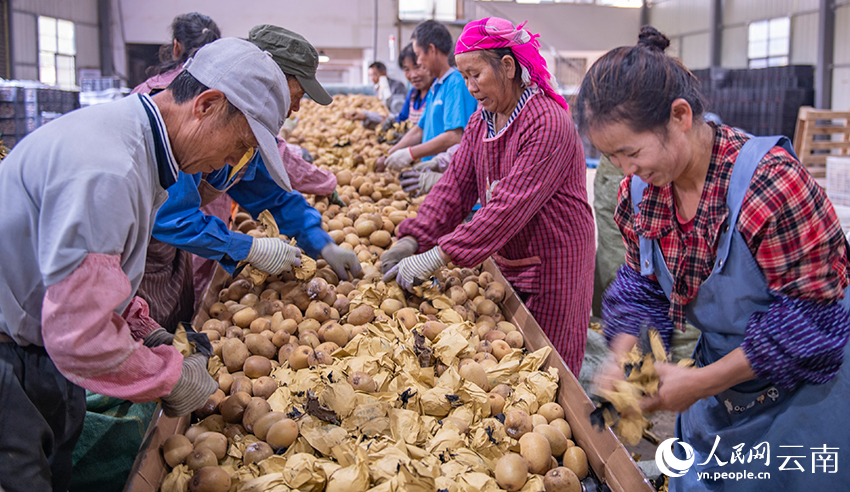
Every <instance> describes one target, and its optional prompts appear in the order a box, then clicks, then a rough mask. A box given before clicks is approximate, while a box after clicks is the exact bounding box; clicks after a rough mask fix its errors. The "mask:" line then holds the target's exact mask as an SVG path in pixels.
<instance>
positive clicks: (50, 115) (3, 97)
mask: <svg viewBox="0 0 850 492" xmlns="http://www.w3.org/2000/svg"><path fill="white" fill-rule="evenodd" d="M12 84H15V82H12ZM18 84H19V83H18ZM79 107H80V94H79V92H77V91H65V90H59V89H53V88H46V87H25V86H21V85H7V86H0V133H2V136H0V139H2V140H3V144H4V145H6V146H7V147H9V148H12V147H13V146H14V145H15V144H17V143H18V142H19V141H20V140H21V139H22V138H24V136H26V135H27V134H28V133H30V132H32V131H34V130H35V129H36V128H38V127H40V126H42V125H44V124H47V123H49V122H50V121H53V120H55V119H56V118H57V117H59V116H61V115H62V114H65V113H67V112H69V111H73V110H75V109H77V108H79Z"/></svg>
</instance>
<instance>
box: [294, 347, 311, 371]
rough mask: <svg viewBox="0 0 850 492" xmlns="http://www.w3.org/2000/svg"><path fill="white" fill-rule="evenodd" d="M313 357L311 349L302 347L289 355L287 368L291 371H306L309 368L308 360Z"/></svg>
mask: <svg viewBox="0 0 850 492" xmlns="http://www.w3.org/2000/svg"><path fill="white" fill-rule="evenodd" d="M311 355H313V349H312V348H310V347H308V346H305V345H302V346H300V347H298V348H297V349H295V350H294V351H292V354H290V355H289V367H291V368H292V369H293V370H296V371H297V370H299V369H306V368H307V367H308V366H309V363H308V359H309V358H310V356H311Z"/></svg>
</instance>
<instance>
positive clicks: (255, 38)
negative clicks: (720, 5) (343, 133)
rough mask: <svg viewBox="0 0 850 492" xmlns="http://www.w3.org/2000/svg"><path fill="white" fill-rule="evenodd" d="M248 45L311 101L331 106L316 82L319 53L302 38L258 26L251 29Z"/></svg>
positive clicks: (327, 95) (324, 92) (294, 34)
mask: <svg viewBox="0 0 850 492" xmlns="http://www.w3.org/2000/svg"><path fill="white" fill-rule="evenodd" d="M248 41H250V42H252V43H254V44H255V45H256V46H257V47H258V48H260V49H261V50H263V51H268V52H269V53H271V55H272V59H274V61H275V63H277V64H278V66H279V67H280V69H281V70H283V73H285V74H289V75H294V76H295V78H296V79H298V82H299V83H300V84H301V87H302V88H303V89H304V92H306V93H307V95H308V96H310V98H311V99H313V100H314V101H316V102H317V103H319V104H321V105H323V106H327V105H328V104H330V103H332V102H333V98H332V97H331V96H330V94H328V91H326V90H325V88H324V87H322V85H321V84H319V81H318V80H316V69H317V68H318V67H319V53H318V52H317V51H316V48H314V47H313V45H312V44H310V42H309V41H307V40H306V39H304V36H302V35H300V34H298V33H296V32H292V31H290V30H288V29H284V28H282V27H278V26H273V25H271V24H261V25H259V26H254V27H253V28H251V32H249V33H248Z"/></svg>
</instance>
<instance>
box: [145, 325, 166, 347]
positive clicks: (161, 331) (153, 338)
mask: <svg viewBox="0 0 850 492" xmlns="http://www.w3.org/2000/svg"><path fill="white" fill-rule="evenodd" d="M142 343H144V345H145V347H158V346H160V345H171V344H172V343H174V335H172V334H171V333H168V332H167V331H165V328H162V327H159V328H157V329H155V330H154V331H152V332H150V333H148V336H146V337H145V339H144V341H143V342H142Z"/></svg>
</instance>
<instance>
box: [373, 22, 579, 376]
mask: <svg viewBox="0 0 850 492" xmlns="http://www.w3.org/2000/svg"><path fill="white" fill-rule="evenodd" d="M536 38H537V35H532V34H531V33H529V32H528V31H527V30H525V29H523V26H522V25H519V26H516V27H515V26H514V25H513V24H512V23H510V22H509V21H506V20H504V19H499V18H495V17H491V18H487V19H482V20H479V21H474V22H471V23H469V24H467V26H466V27H465V28H464V31H463V34H461V36H460V38H459V39H458V42H457V46H456V49H455V60H456V62H457V67H458V70H460V72H461V74H462V75H463V78H464V79H465V80H466V86H467V88H468V89H469V92H470V93H471V94H472V95H473V96H474V97H475V98H476V99H478V101H479V102H480V105H481V109H479V110H478V111H476V112H475V113H474V114H473V115H472V117H471V118H470V120H469V123H468V125H467V127H466V129H465V130H464V134H463V139H462V141H461V144H460V148H459V149H458V150H457V152H456V154H455V155H454V157H453V159H452V162H451V164H450V165H449V167H448V169H447V170H446V173H445V174H444V175H443V177H442V178H441V179H440V181H439V182H438V183H437V185H436V186H434V188H433V189H432V190H431V192H430V193H429V194H428V197H427V198H426V199H425V202H424V203H423V204H422V206H421V207H420V209H419V213H418V215H417V217H416V218H414V219H407V220H405V221H404V222H402V223H401V224H400V225H399V233H400V236H401V239H400V240H399V241H398V242H397V243H396V245H395V246H394V247H393V248H392V249H390V250H389V251H387V252H386V253H385V254H384V255H383V257H382V258H381V263H382V269H383V271H384V272H385V274H386V275H385V279H387V280H389V279H392V278H395V279H396V280H397V281H398V282H399V284H400V285H401V286H403V287H406V288H410V287H411V286H412V285H413V284H415V283H417V282H419V281H422V280H424V279H427V278H428V277H429V276H430V275H431V273H432V272H433V271H434V270H436V269H437V268H439V267H440V266H443V265H446V264H448V263H449V262H451V263H453V264H454V265H457V266H462V267H471V266H475V265H478V264H480V263H481V262H483V261H484V260H486V259H487V258H489V257H491V256H492V257H493V260H494V261H495V262H496V264H497V265H498V266H499V268H500V269H501V270H502V273H504V274H505V277H507V278H508V280H510V281H511V283H512V284H513V286H514V288H515V289H516V290H517V291H519V293H520V295H521V296H522V297H523V299H524V300H525V302H526V305H527V306H528V308H529V310H530V311H531V313H532V314H533V315H534V317H535V319H536V320H537V322H538V323H540V326H541V327H542V328H543V331H544V332H545V333H546V335H547V336H548V337H549V339H550V340H551V341H552V343H553V345H554V346H555V348H556V349H557V350H558V352H559V353H560V354H561V356H562V357H563V358H564V360H565V361H566V363H567V365H568V366H569V367H570V369H571V370H572V371H573V372H574V373H575V374H578V373H579V370H580V368H581V362H582V359H583V357H584V349H585V343H586V341H587V331H586V330H587V323H588V318H589V315H590V303H591V295H592V291H593V254H594V243H593V241H594V239H593V217H592V215H591V211H590V206H589V205H588V203H587V190H586V185H585V165H584V151H583V149H582V145H581V141H580V140H579V138H578V135H577V132H576V129H575V127H574V125H573V123H572V119H571V118H570V114H569V112H568V110H567V104H566V102H565V101H564V99H563V98H562V97H561V96H559V95H558V94H556V93H555V92H554V90H553V89H552V87H551V86H550V85H549V78H550V75H549V72H548V71H547V70H546V63H545V61H544V60H543V58H542V57H541V56H540V53H539V51H538V49H539V46H540V43H539V42H538V41H537V40H536ZM478 200H480V201H481V204H482V208H481V210H479V211H478V212H477V213H476V214H475V215H474V216H473V218H472V220H471V221H470V222H467V223H463V220H464V218H466V216H467V215H468V214H469V212H470V211H471V210H472V207H473V205H475V203H476V202H477V201H478ZM415 253H419V254H415Z"/></svg>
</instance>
